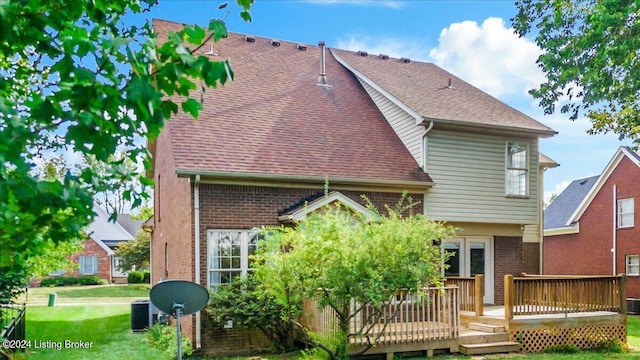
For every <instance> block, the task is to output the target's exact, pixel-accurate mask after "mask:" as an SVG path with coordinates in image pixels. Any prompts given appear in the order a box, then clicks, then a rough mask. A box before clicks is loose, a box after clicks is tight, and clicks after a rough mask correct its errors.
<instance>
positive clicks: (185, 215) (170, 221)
mask: <svg viewBox="0 0 640 360" xmlns="http://www.w3.org/2000/svg"><path fill="white" fill-rule="evenodd" d="M155 146H156V149H157V151H156V153H155V154H154V181H155V183H156V184H155V188H154V217H153V218H154V228H153V232H152V234H151V257H152V264H151V284H152V285H153V284H156V283H157V282H158V281H160V280H161V279H177V280H187V281H194V280H195V279H194V274H193V268H194V267H193V257H194V252H193V239H194V237H193V206H192V201H193V199H192V196H193V192H192V184H191V183H190V181H189V179H186V178H178V177H177V176H176V173H175V167H174V161H173V158H172V157H171V155H170V153H169V152H168V151H166V149H168V148H170V146H171V145H170V143H169V138H168V131H163V132H162V133H161V134H160V136H159V137H158V138H157V140H156V144H155ZM182 326H183V327H182V330H183V333H184V335H186V336H188V337H189V338H192V335H193V333H194V332H193V329H194V326H195V316H191V315H189V316H185V317H184V318H183V319H182Z"/></svg>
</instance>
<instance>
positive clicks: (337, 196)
mask: <svg viewBox="0 0 640 360" xmlns="http://www.w3.org/2000/svg"><path fill="white" fill-rule="evenodd" d="M333 202H339V203H341V204H343V205H344V206H346V207H347V208H348V209H350V210H353V211H356V212H358V213H360V214H362V215H364V216H365V217H366V218H367V220H371V219H374V218H375V217H376V215H375V214H374V213H373V212H372V211H371V210H369V209H367V208H366V207H365V206H362V205H360V204H358V203H357V202H356V201H355V200H353V199H351V198H349V197H347V196H345V195H343V194H342V193H340V192H338V191H333V192H331V193H329V194H327V195H326V196H323V197H321V198H318V199H315V200H313V201H311V202H310V203H308V204H306V205H304V206H301V207H300V208H299V209H296V210H294V211H293V212H291V213H289V214H284V215H280V216H278V221H280V222H294V221H300V220H304V219H305V218H306V217H307V215H309V214H310V213H312V212H314V211H316V210H318V209H320V208H322V207H324V206H326V205H329V204H331V203H333Z"/></svg>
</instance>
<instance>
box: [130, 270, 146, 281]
mask: <svg viewBox="0 0 640 360" xmlns="http://www.w3.org/2000/svg"><path fill="white" fill-rule="evenodd" d="M127 282H128V283H129V284H142V283H143V282H144V273H143V272H142V271H129V275H127Z"/></svg>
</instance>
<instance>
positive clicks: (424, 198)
mask: <svg viewBox="0 0 640 360" xmlns="http://www.w3.org/2000/svg"><path fill="white" fill-rule="evenodd" d="M431 129H433V121H430V122H429V126H427V128H426V129H424V132H423V133H422V170H423V171H424V172H427V146H428V144H427V139H428V137H427V135H428V134H429V131H431ZM422 203H423V204H424V206H423V209H422V212H423V215H425V216H426V215H427V193H426V192H425V193H424V195H422ZM443 249H444V248H443ZM442 254H443V258H442V259H443V261H444V253H442ZM442 275H443V276H444V263H443V267H442Z"/></svg>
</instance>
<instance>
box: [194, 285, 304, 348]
mask: <svg viewBox="0 0 640 360" xmlns="http://www.w3.org/2000/svg"><path fill="white" fill-rule="evenodd" d="M301 311H302V309H301V307H300V304H299V303H295V304H284V305H283V304H281V303H278V301H277V300H276V298H274V296H273V295H272V294H269V293H264V292H262V291H260V289H259V288H258V283H257V282H256V281H255V280H254V279H253V277H252V276H248V277H246V278H243V279H237V280H235V281H234V282H233V283H231V284H227V285H224V286H220V287H219V288H217V289H216V290H215V291H213V292H212V293H211V297H210V299H209V304H208V305H207V307H206V312H207V313H208V314H209V316H210V318H211V321H212V322H213V325H214V326H215V327H218V328H222V327H223V325H224V323H225V322H226V321H228V320H232V321H233V323H234V325H235V326H237V325H240V326H243V327H245V328H258V329H260V330H261V331H262V332H263V333H264V335H265V336H266V337H267V338H268V339H269V340H271V342H272V345H273V347H274V349H275V350H276V351H277V352H286V351H290V350H292V349H294V347H295V346H294V342H293V330H294V326H293V323H292V322H291V321H288V319H295V318H297V317H298V316H299V315H300V314H301Z"/></svg>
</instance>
